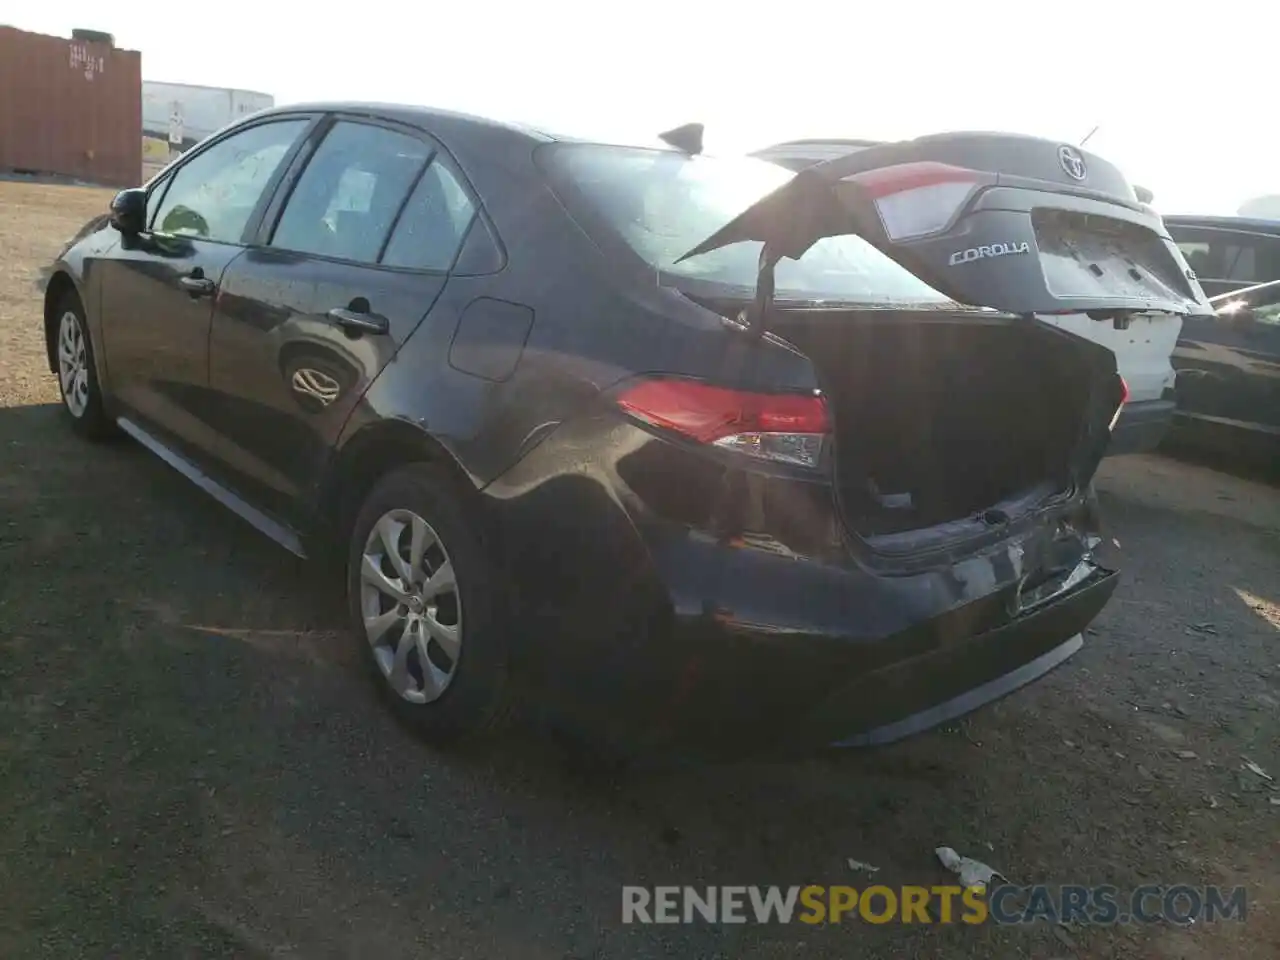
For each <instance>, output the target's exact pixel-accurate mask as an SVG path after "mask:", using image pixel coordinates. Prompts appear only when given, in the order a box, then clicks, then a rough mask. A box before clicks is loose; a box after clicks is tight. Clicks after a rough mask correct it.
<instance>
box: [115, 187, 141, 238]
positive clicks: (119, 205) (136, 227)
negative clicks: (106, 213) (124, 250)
mask: <svg viewBox="0 0 1280 960" xmlns="http://www.w3.org/2000/svg"><path fill="white" fill-rule="evenodd" d="M111 226H113V227H115V228H116V229H117V230H119V231H120V232H121V233H122V234H124V235H125V236H126V237H136V236H137V235H138V234H140V233H142V232H143V231H144V230H146V228H147V191H145V190H143V189H141V188H139V187H135V188H133V189H130V190H121V191H120V192H119V193H117V194H116V195H115V196H114V197H113V198H112V199H111Z"/></svg>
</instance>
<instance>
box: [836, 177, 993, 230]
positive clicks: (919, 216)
mask: <svg viewBox="0 0 1280 960" xmlns="http://www.w3.org/2000/svg"><path fill="white" fill-rule="evenodd" d="M852 179H853V180H854V182H856V183H857V184H858V185H859V186H861V187H862V189H863V190H865V191H866V192H867V195H868V196H869V197H870V198H871V200H872V201H873V202H874V203H875V205H876V212H877V213H879V214H880V222H881V223H882V224H883V225H884V232H885V234H886V235H888V237H889V239H890V240H895V241H897V240H909V239H911V238H913V237H924V236H928V235H929V234H932V233H937V232H939V231H941V230H944V229H946V227H947V226H948V225H949V224H950V223H951V221H952V220H953V219H954V218H955V215H956V214H957V213H958V212H959V211H960V209H961V207H963V206H964V205H965V203H966V202H967V201H968V199H969V197H970V196H971V195H972V194H973V192H974V191H975V190H977V189H978V186H979V185H980V184H981V183H983V182H990V180H991V179H992V178H991V176H990V175H989V174H983V173H979V172H978V171H976V170H967V169H965V168H964V167H953V166H951V165H950V164H946V163H934V162H932V161H921V162H919V163H900V164H897V165H896V166H892V167H880V168H879V169H876V170H868V171H867V172H866V173H860V174H857V175H856V176H854V177H853V178H852Z"/></svg>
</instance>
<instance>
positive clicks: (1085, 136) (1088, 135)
mask: <svg viewBox="0 0 1280 960" xmlns="http://www.w3.org/2000/svg"><path fill="white" fill-rule="evenodd" d="M1101 129H1102V124H1100V123H1099V124H1097V125H1096V126H1094V128H1093V129H1092V130H1090V131H1089V132H1088V133H1086V134H1085V135H1084V139H1083V140H1081V141H1080V146H1082V147H1083V146H1084V145H1085V144H1086V143H1088V142H1089V138H1090V137H1092V136H1093V135H1094V134H1095V133H1097V132H1098V131H1099V130H1101Z"/></svg>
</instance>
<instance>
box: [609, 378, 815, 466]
mask: <svg viewBox="0 0 1280 960" xmlns="http://www.w3.org/2000/svg"><path fill="white" fill-rule="evenodd" d="M617 402H618V406H620V407H621V408H622V409H623V410H625V411H626V412H627V413H628V414H630V415H631V416H633V417H635V418H636V419H637V420H642V421H644V422H645V423H648V424H651V425H652V426H655V427H660V428H662V429H664V430H671V431H674V432H675V433H678V434H681V435H683V436H685V437H688V438H689V439H691V440H696V441H698V442H699V443H707V444H712V445H714V446H717V447H721V448H722V449H726V450H735V451H737V452H739V453H744V454H746V455H748V456H752V457H756V458H757V459H761V460H773V461H776V462H779V463H794V464H799V465H802V466H808V467H814V466H817V465H818V462H819V459H820V457H821V453H822V443H823V440H824V439H825V437H826V435H827V433H828V432H829V430H830V418H829V417H828V415H827V404H826V401H825V400H824V399H823V398H822V396H821V395H820V394H817V393H804V394H801V393H750V392H746V391H742V390H730V389H727V388H725V387H716V386H712V385H710V384H706V383H701V382H698V381H696V380H678V379H653V380H643V381H641V382H640V383H637V384H634V385H632V386H630V387H628V388H627V389H626V390H624V391H623V392H622V393H621V394H620V395H619V397H618V400H617Z"/></svg>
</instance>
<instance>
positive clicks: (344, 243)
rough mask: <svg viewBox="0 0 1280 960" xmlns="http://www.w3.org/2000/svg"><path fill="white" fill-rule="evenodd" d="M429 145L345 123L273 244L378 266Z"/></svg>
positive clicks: (301, 185)
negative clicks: (380, 256)
mask: <svg viewBox="0 0 1280 960" xmlns="http://www.w3.org/2000/svg"><path fill="white" fill-rule="evenodd" d="M431 154H432V148H431V147H430V146H429V145H428V144H427V143H425V142H424V141H422V140H420V139H418V138H417V137H413V136H409V135H408V134H404V133H399V132H397V131H395V130H390V129H387V128H385V127H378V126H374V125H372V124H364V123H354V122H347V121H340V122H338V123H336V124H334V126H333V128H332V129H331V130H330V131H329V133H328V134H327V135H326V136H325V138H324V141H323V142H322V143H321V144H320V146H319V147H318V148H317V149H316V152H315V154H314V155H313V156H312V157H311V159H310V160H309V161H308V163H307V166H306V169H304V170H303V172H302V175H301V176H300V177H299V178H298V182H297V185H296V186H295V187H294V190H293V193H292V194H291V195H290V197H289V200H288V202H287V203H286V204H285V207H284V212H283V213H282V214H281V216H280V220H279V222H278V223H277V225H276V228H275V232H274V233H273V235H272V237H271V246H273V247H278V248H280V249H283V250H292V251H297V252H299V253H310V254H316V255H319V256H325V257H333V258H335V259H340V260H349V261H353V262H355V263H365V264H375V263H377V262H378V259H379V255H380V254H381V252H382V249H383V246H384V244H385V243H386V241H387V239H388V237H389V236H390V233H391V229H392V226H393V225H394V224H395V222H396V219H397V216H398V215H399V213H400V210H401V208H402V207H403V206H404V204H405V200H406V198H407V197H408V195H409V191H410V189H411V188H412V187H413V185H414V183H415V182H416V181H417V179H418V176H419V174H420V173H421V172H422V169H423V167H424V165H425V164H426V163H427V161H428V160H429V159H430V157H431Z"/></svg>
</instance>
